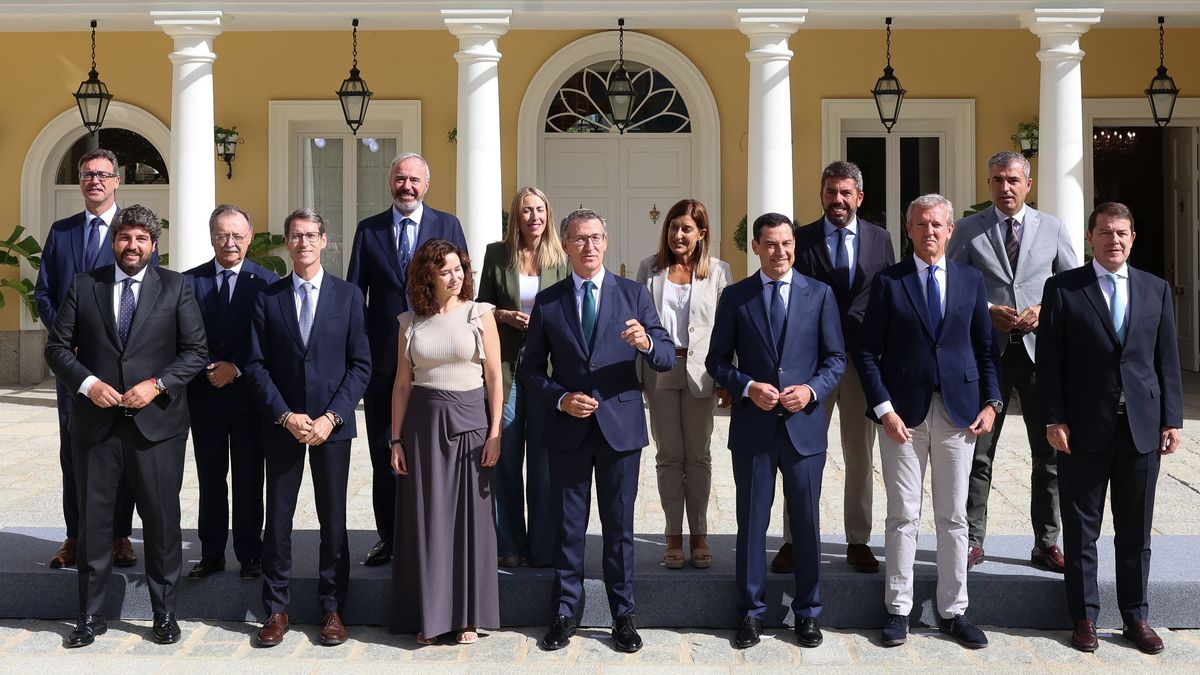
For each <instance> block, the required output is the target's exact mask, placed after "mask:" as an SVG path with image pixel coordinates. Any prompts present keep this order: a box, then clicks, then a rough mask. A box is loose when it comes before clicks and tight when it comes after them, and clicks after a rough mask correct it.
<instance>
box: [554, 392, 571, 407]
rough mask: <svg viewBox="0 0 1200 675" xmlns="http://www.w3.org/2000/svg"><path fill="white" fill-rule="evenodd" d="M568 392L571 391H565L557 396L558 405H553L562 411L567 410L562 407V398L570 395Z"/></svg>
mask: <svg viewBox="0 0 1200 675" xmlns="http://www.w3.org/2000/svg"><path fill="white" fill-rule="evenodd" d="M570 393H571V392H567V393H566V394H563V395H562V396H559V397H558V405H556V406H555V407H556V408H558V409H559V410H562V411H563V412H567V411H566V410H563V407H562V402H563V399H564V398H566V397H567V396H569V395H570Z"/></svg>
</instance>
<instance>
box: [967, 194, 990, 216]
mask: <svg viewBox="0 0 1200 675" xmlns="http://www.w3.org/2000/svg"><path fill="white" fill-rule="evenodd" d="M990 208H992V200H990V199H989V200H987V201H983V202H979V203H978V204H972V205H970V206H968V207H967V208H965V209H963V214H962V217H963V218H966V217H967V216H973V215H975V214H976V213H979V212H980V211H986V210H988V209H990Z"/></svg>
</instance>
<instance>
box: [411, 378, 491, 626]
mask: <svg viewBox="0 0 1200 675" xmlns="http://www.w3.org/2000/svg"><path fill="white" fill-rule="evenodd" d="M487 426H488V418H487V407H486V403H485V398H484V390H483V389H482V388H480V389H476V390H473V391H445V390H440V389H428V388H425V387H413V390H412V398H411V399H410V400H409V404H408V410H407V411H406V413H405V416H404V431H403V433H402V438H403V440H404V449H405V456H406V459H407V462H408V475H407V476H399V477H397V479H396V480H397V485H396V531H395V543H394V544H393V547H392V597H391V609H392V619H391V626H390V627H391V631H392V632H393V633H416V632H420V633H422V634H424V635H425V636H427V637H434V636H436V635H441V634H443V633H448V632H450V631H457V630H462V629H464V628H468V627H474V628H498V627H499V626H500V602H499V591H498V588H497V586H498V584H497V574H496V530H495V525H494V524H493V523H494V520H493V503H492V486H491V482H492V475H493V473H494V471H495V469H494V468H492V467H487V468H483V467H481V466H480V459H481V458H482V455H483V443H484V440H485V439H486V437H487Z"/></svg>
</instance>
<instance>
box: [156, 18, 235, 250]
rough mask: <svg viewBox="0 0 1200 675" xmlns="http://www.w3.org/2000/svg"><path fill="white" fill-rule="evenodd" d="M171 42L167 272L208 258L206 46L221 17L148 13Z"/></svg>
mask: <svg viewBox="0 0 1200 675" xmlns="http://www.w3.org/2000/svg"><path fill="white" fill-rule="evenodd" d="M150 15H151V16H152V17H154V25H156V26H158V27H159V28H161V29H162V30H163V32H164V33H166V34H167V35H169V36H171V37H172V38H173V39H174V40H175V45H174V46H175V51H173V52H171V55H170V59H171V64H172V68H171V167H170V174H171V175H170V180H171V213H170V219H171V229H170V238H169V242H170V253H171V258H170V262H171V265H170V266H171V268H172V269H175V270H186V269H189V268H191V267H194V266H196V265H199V264H200V263H202V262H204V261H205V260H208V259H209V258H211V257H212V245H211V244H210V243H209V236H208V216H209V214H210V213H212V210H213V206H214V204H215V203H216V196H217V187H216V171H215V168H214V166H215V165H214V162H213V157H214V156H215V155H214V153H215V152H216V150H215V146H214V141H213V71H212V64H213V61H216V60H217V55H216V54H215V53H214V52H213V49H212V43H213V39H215V38H216V37H217V36H218V35H220V34H221V30H222V29H221V12H218V11H207V10H206V11H188V12H174V11H163V12H150Z"/></svg>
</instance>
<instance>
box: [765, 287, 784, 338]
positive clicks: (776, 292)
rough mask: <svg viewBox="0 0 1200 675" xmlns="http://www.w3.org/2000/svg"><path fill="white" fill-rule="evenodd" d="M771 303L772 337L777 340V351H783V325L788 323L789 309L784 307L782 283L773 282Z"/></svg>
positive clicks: (769, 311) (769, 310)
mask: <svg viewBox="0 0 1200 675" xmlns="http://www.w3.org/2000/svg"><path fill="white" fill-rule="evenodd" d="M770 285H771V287H772V288H771V303H770V306H769V307H768V308H767V312H768V314H769V315H770V319H771V337H772V338H773V339H774V340H775V349H776V350H777V351H782V349H783V324H784V323H785V322H786V321H787V308H785V307H784V306H783V293H782V292H781V291H782V289H783V282H782V281H772V282H770Z"/></svg>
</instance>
